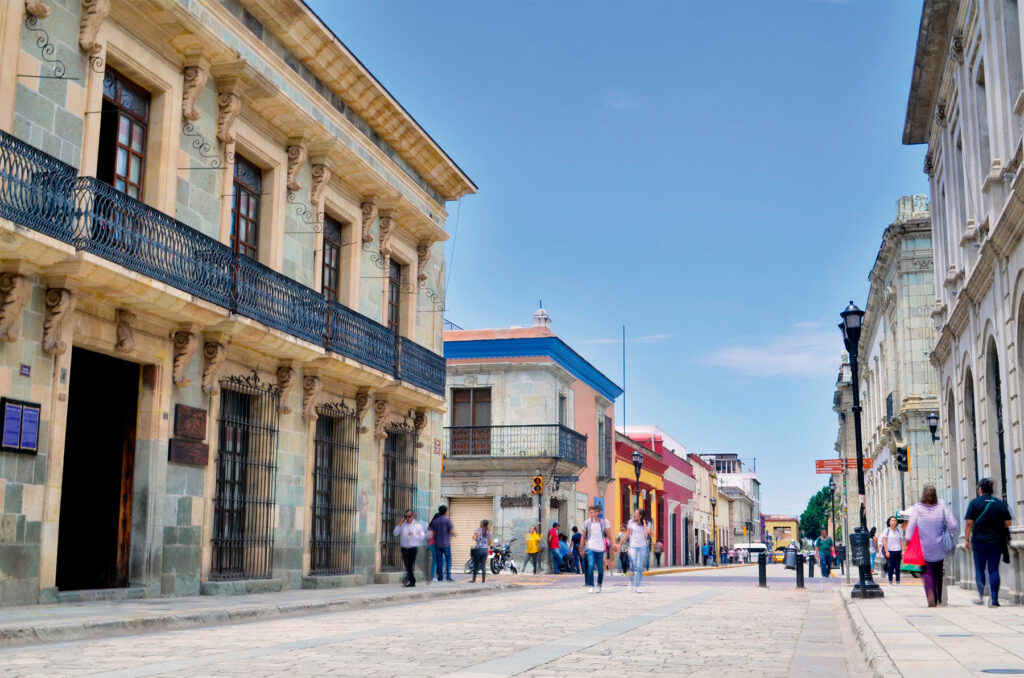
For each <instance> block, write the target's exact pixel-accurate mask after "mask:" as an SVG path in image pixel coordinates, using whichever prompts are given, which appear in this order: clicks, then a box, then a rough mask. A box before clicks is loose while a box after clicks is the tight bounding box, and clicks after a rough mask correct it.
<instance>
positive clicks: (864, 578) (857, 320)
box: [839, 301, 885, 598]
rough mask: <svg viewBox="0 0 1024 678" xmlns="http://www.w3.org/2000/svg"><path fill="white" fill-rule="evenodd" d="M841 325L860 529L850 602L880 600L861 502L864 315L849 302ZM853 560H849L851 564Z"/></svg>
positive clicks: (856, 537) (856, 532)
mask: <svg viewBox="0 0 1024 678" xmlns="http://www.w3.org/2000/svg"><path fill="white" fill-rule="evenodd" d="M839 315H840V317H842V319H843V321H842V322H841V323H839V330H840V331H841V332H842V333H843V343H844V344H845V345H846V352H847V353H848V354H849V355H850V373H851V375H850V376H851V380H852V384H851V385H852V387H853V389H852V390H853V408H852V409H853V437H854V442H855V444H856V449H857V494H858V495H859V496H860V526H859V527H858V528H857V529H856V530H854V533H853V534H851V535H850V549H851V550H852V552H853V553H852V554H851V555H852V556H854V557H855V558H856V560H857V570H858V573H859V579H860V581H859V582H858V583H857V584H856V585H854V587H853V592H852V593H851V597H853V598H882V597H883V596H884V595H885V594H884V593H883V592H882V587H880V586H879V585H878V584H876V583H875V581H874V579H873V578H872V576H871V557H870V554H869V551H868V540H869V537H868V513H867V506H866V505H865V502H864V449H863V447H862V445H863V442H862V440H861V433H860V412H861V408H860V386H859V380H860V378H859V375H858V374H857V371H858V370H857V354H858V342H859V341H860V331H861V327H862V325H863V322H864V311H862V310H860V309H859V308H857V307H856V306H855V305H854V303H853V302H852V301H851V302H850V305H849V306H847V307H846V309H845V310H844V311H843V312H842V313H840V314H839ZM852 561H853V558H851V562H852Z"/></svg>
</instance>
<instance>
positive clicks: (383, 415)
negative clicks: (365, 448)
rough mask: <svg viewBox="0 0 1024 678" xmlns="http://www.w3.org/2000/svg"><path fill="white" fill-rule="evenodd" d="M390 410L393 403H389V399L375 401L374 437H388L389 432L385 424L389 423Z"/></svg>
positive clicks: (382, 438)
mask: <svg viewBox="0 0 1024 678" xmlns="http://www.w3.org/2000/svg"><path fill="white" fill-rule="evenodd" d="M390 411H391V405H389V404H388V401H387V400H383V399H382V400H377V401H376V402H374V403H373V437H374V438H376V439H377V440H384V439H385V438H387V437H388V432H387V430H386V429H385V428H384V426H385V424H387V421H388V413H389V412H390Z"/></svg>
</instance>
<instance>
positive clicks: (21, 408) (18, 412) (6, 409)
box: [0, 398, 40, 454]
mask: <svg viewBox="0 0 1024 678" xmlns="http://www.w3.org/2000/svg"><path fill="white" fill-rule="evenodd" d="M39 414H40V407H39V403H28V402H25V401H23V400H12V399H10V398H0V450H3V451H4V452H22V453H24V454H36V453H37V452H38V451H39V423H40V416H39Z"/></svg>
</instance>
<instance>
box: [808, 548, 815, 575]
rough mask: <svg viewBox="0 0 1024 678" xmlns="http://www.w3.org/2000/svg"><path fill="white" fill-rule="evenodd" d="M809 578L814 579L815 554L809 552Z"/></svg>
mask: <svg viewBox="0 0 1024 678" xmlns="http://www.w3.org/2000/svg"><path fill="white" fill-rule="evenodd" d="M807 578H808V579H814V554H813V553H811V554H808V556H807Z"/></svg>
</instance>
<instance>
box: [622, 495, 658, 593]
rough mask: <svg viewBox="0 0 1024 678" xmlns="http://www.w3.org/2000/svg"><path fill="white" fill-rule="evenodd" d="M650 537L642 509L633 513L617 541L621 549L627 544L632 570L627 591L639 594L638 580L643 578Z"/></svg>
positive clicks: (648, 525) (647, 523)
mask: <svg viewBox="0 0 1024 678" xmlns="http://www.w3.org/2000/svg"><path fill="white" fill-rule="evenodd" d="M650 537H651V524H650V523H649V522H647V520H645V519H644V511H643V509H637V510H636V511H634V512H633V519H632V520H630V521H629V522H628V523H627V524H626V529H625V531H624V532H623V536H622V538H621V540H620V541H619V548H620V549H621V548H622V546H623V543H624V542H628V543H629V566H630V567H631V568H633V574H632V576H631V577H630V582H629V590H630V591H636V592H637V593H640V578H641V577H643V576H644V563H645V562H646V561H647V540H648V539H650Z"/></svg>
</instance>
